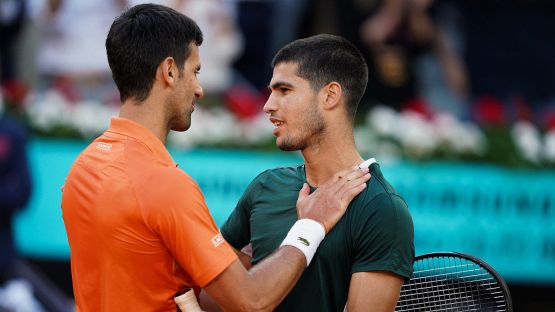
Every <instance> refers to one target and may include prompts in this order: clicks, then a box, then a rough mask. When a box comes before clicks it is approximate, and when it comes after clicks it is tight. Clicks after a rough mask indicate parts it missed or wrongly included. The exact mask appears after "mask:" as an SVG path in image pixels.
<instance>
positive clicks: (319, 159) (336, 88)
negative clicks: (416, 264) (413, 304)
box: [221, 35, 414, 311]
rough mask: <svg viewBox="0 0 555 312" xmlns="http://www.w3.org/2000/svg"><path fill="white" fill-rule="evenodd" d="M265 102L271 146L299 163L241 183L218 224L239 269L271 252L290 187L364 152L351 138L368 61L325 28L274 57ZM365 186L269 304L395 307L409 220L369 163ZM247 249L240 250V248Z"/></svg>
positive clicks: (290, 219)
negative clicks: (291, 283) (297, 156)
mask: <svg viewBox="0 0 555 312" xmlns="http://www.w3.org/2000/svg"><path fill="white" fill-rule="evenodd" d="M272 67H273V77H272V80H271V81H270V85H269V88H270V90H271V95H270V98H269V99H268V101H267V102H266V104H265V106H264V111H265V112H266V113H267V114H268V116H269V119H270V122H272V123H273V124H274V125H275V129H274V132H273V133H274V135H275V136H276V144H277V146H278V147H279V148H280V149H281V150H284V151H297V150H298V151H301V153H302V155H303V158H304V165H300V166H294V167H283V168H277V169H271V170H267V171H265V172H263V173H261V174H260V175H259V176H257V177H256V178H255V179H254V180H253V181H252V182H251V184H250V185H249V187H248V188H247V190H246V191H245V193H244V194H243V196H242V197H241V199H240V200H239V202H238V204H237V206H236V208H235V210H234V211H233V212H232V214H231V215H230V216H229V218H228V220H227V221H226V222H225V223H224V225H223V226H222V228H221V232H222V235H223V237H224V238H225V239H226V241H228V242H229V244H230V245H231V246H233V248H234V249H235V252H236V253H237V254H238V255H239V258H240V259H242V262H243V264H244V265H245V267H246V268H250V267H251V266H252V265H257V264H258V263H260V261H262V260H263V259H265V258H266V257H268V256H269V255H271V254H272V253H273V252H274V250H275V249H276V248H278V247H279V244H280V242H281V240H282V239H283V237H285V236H286V235H287V229H288V228H289V227H290V226H291V225H292V224H293V223H294V222H295V220H296V219H297V209H296V208H295V203H296V200H297V198H296V190H297V189H298V188H300V187H301V186H303V185H304V184H306V183H308V184H309V185H310V186H311V188H312V189H320V188H321V187H322V185H325V184H326V183H328V182H329V181H330V180H333V174H334V172H337V171H338V170H341V169H343V168H348V167H350V166H353V165H356V164H360V163H361V162H362V161H363V159H362V157H361V156H360V154H359V153H358V151H357V148H356V146H355V142H354V137H353V124H354V119H355V114H356V111H357V106H358V104H359V102H360V99H361V97H362V95H363V93H364V89H365V87H366V81H367V79H368V78H367V77H368V70H367V66H366V63H365V61H364V58H363V56H362V54H361V53H360V52H359V51H358V50H357V49H356V48H355V47H354V46H353V45H352V44H351V43H350V42H348V41H347V40H345V39H343V38H341V37H338V36H333V35H317V36H313V37H309V38H305V39H299V40H296V41H293V42H292V43H290V44H288V45H286V46H285V47H283V48H282V49H281V50H280V51H278V53H277V54H276V56H275V57H274V59H273V61H272ZM369 170H370V173H371V175H372V179H371V181H370V182H369V185H368V187H367V188H366V189H365V190H364V191H363V192H362V193H361V194H360V195H358V196H357V197H355V199H354V200H353V201H352V203H351V204H350V205H349V209H348V210H347V212H346V214H345V215H344V216H343V217H342V219H341V220H340V221H339V223H338V224H337V226H336V227H335V228H334V230H333V231H331V232H330V233H329V234H328V236H327V237H326V238H325V239H324V241H323V242H322V244H321V247H320V248H319V250H318V253H317V254H316V255H315V257H314V259H313V262H312V263H311V265H310V266H309V267H308V269H307V270H306V271H305V272H304V273H303V275H302V276H301V279H300V280H299V282H298V283H297V285H296V286H295V287H294V288H293V289H292V290H291V292H290V293H289V294H288V295H287V297H286V298H285V299H284V301H283V302H282V303H281V304H280V305H279V306H278V307H277V309H276V310H277V311H343V308H344V307H345V306H346V309H347V311H368V310H371V311H393V309H394V307H395V305H396V303H397V299H398V298H399V293H400V289H401V286H402V284H403V280H405V279H409V278H410V277H411V276H412V267H413V260H414V244H413V236H414V234H413V232H414V231H413V223H412V217H411V216H410V213H409V211H408V207H407V204H406V203H405V201H404V199H403V198H402V197H401V196H400V195H399V194H398V193H397V192H396V191H395V190H394V189H393V187H392V186H391V185H390V184H389V183H388V182H387V181H386V179H385V178H384V177H383V174H382V172H381V170H380V167H379V165H378V164H377V163H373V164H371V165H369ZM244 248H246V250H245V249H244Z"/></svg>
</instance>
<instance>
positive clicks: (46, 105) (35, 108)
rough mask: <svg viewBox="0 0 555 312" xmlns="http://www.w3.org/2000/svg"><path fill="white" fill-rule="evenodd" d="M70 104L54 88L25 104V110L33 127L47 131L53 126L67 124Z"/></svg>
mask: <svg viewBox="0 0 555 312" xmlns="http://www.w3.org/2000/svg"><path fill="white" fill-rule="evenodd" d="M70 111H71V104H70V103H69V102H68V101H67V100H66V99H65V98H64V96H63V95H62V94H60V93H59V92H58V91H55V90H49V91H47V92H46V93H45V94H44V96H42V97H41V96H37V97H36V99H35V100H34V101H33V102H31V103H30V104H29V105H27V106H26V112H27V114H28V115H29V117H30V120H31V123H32V125H33V126H34V127H36V128H38V129H41V130H44V131H49V130H51V129H52V128H54V127H55V126H58V125H65V124H68V123H69V121H70V120H71V119H70Z"/></svg>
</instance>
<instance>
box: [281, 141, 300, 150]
mask: <svg viewBox="0 0 555 312" xmlns="http://www.w3.org/2000/svg"><path fill="white" fill-rule="evenodd" d="M276 145H277V147H278V148H279V149H280V150H282V151H285V152H292V151H298V150H301V149H302V147H301V146H299V145H295V144H291V143H289V142H279V141H277V142H276Z"/></svg>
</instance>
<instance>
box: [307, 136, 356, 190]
mask: <svg viewBox="0 0 555 312" xmlns="http://www.w3.org/2000/svg"><path fill="white" fill-rule="evenodd" d="M331 132H332V131H328V132H326V133H327V134H328V135H326V137H325V138H322V140H321V141H320V143H319V144H313V145H311V146H309V147H307V148H305V149H303V150H302V154H303V158H304V161H305V168H306V170H305V171H306V179H307V182H308V183H309V184H310V185H312V186H320V185H322V184H324V183H326V181H328V180H329V179H331V178H332V177H333V176H334V175H335V174H336V173H338V172H339V171H341V170H344V169H347V168H350V167H352V166H356V165H358V164H360V163H361V162H362V161H363V159H362V157H361V156H360V154H359V153H358V151H357V149H356V145H355V141H354V137H353V133H352V131H351V130H349V131H346V132H345V131H344V132H335V133H337V134H336V135H335V136H333V135H330V133H331Z"/></svg>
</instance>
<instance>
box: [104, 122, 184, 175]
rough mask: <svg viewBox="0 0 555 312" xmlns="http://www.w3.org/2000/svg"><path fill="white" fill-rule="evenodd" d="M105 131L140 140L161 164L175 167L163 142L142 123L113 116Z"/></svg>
mask: <svg viewBox="0 0 555 312" xmlns="http://www.w3.org/2000/svg"><path fill="white" fill-rule="evenodd" d="M107 132H112V133H117V134H120V135H124V136H128V137H131V138H134V139H136V140H138V141H140V142H142V143H143V144H145V145H146V146H147V147H148V149H149V150H150V151H151V152H152V153H153V154H154V155H155V156H156V158H157V159H158V160H160V161H161V162H162V163H163V164H165V165H167V166H172V167H175V163H174V161H173V159H172V157H171V155H170V153H169V152H168V150H167V149H166V147H165V146H164V144H162V142H161V141H160V139H158V138H157V137H156V136H155V135H154V134H153V133H152V132H151V131H150V130H148V129H147V128H145V127H144V126H143V125H141V124H139V123H136V122H134V121H132V120H129V119H125V118H120V117H113V118H112V120H111V121H110V128H109V129H108V131H107Z"/></svg>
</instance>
